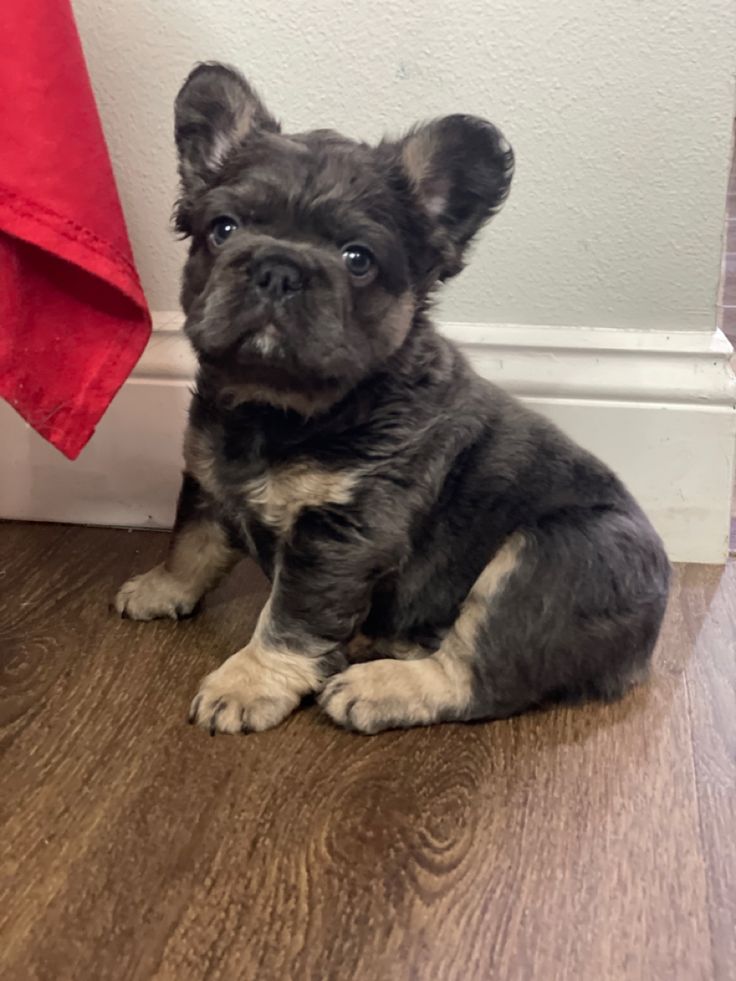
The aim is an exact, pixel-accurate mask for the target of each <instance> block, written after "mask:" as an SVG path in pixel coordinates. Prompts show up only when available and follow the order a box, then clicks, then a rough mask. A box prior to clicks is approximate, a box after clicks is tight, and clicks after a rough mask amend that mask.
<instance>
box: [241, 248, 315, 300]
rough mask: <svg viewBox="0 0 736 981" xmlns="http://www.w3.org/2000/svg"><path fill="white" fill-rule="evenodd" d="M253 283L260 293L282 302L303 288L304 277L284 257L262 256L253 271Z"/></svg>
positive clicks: (289, 260) (294, 264)
mask: <svg viewBox="0 0 736 981" xmlns="http://www.w3.org/2000/svg"><path fill="white" fill-rule="evenodd" d="M253 282H254V284H255V287H256V289H257V290H258V291H259V292H260V293H264V294H265V295H266V296H268V297H269V298H270V299H272V300H283V299H285V298H286V297H288V296H291V295H292V294H293V293H298V292H299V290H301V289H303V288H304V275H303V273H302V271H301V270H300V269H299V267H298V266H297V264H296V263H295V262H293V261H292V260H291V259H288V258H287V257H286V256H264V257H263V259H261V260H260V262H258V263H257V264H256V266H255V268H254V269H253Z"/></svg>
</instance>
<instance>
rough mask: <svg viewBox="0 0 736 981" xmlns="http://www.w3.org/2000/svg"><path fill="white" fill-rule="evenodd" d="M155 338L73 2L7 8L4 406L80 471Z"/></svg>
mask: <svg viewBox="0 0 736 981" xmlns="http://www.w3.org/2000/svg"><path fill="white" fill-rule="evenodd" d="M150 330H151V320H150V315H149V313H148V309H147V306H146V300H145V297H144V296H143V291H142V289H141V285H140V282H139V280H138V275H137V273H136V270H135V267H134V265H133V257H132V253H131V249H130V243H129V242H128V236H127V233H126V230H125V222H124V219H123V213H122V209H121V207H120V201H119V199H118V195H117V191H116V188H115V179H114V177H113V173H112V168H111V166H110V158H109V156H108V153H107V148H106V146H105V140H104V137H103V134H102V127H101V126H100V120H99V117H98V115H97V109H96V107H95V101H94V96H93V94H92V89H91V86H90V83H89V77H88V75H87V70H86V67H85V63H84V56H83V54H82V48H81V46H80V43H79V37H78V35H77V31H76V27H75V25H74V20H73V17H72V12H71V8H70V5H69V0H0V395H2V396H3V397H4V398H6V399H7V400H8V402H9V403H10V404H11V405H12V406H14V408H15V409H17V411H18V412H19V413H20V414H21V415H22V416H23V417H24V418H25V419H26V420H27V421H28V422H29V423H30V424H31V426H33V428H34V429H36V430H37V431H38V432H39V433H40V434H41V435H42V436H44V437H45V438H46V439H48V440H49V441H50V442H51V443H53V444H54V446H56V447H58V448H59V449H60V450H61V451H62V452H63V453H65V454H66V455H67V456H68V457H70V458H72V459H74V458H75V457H76V456H78V454H79V452H80V451H81V449H82V447H83V446H84V445H85V443H86V442H87V440H88V439H89V438H90V436H91V435H92V433H93V432H94V429H95V426H96V425H97V422H98V421H99V419H100V418H101V416H102V414H103V413H104V411H105V409H106V408H107V406H108V405H109V403H110V401H111V400H112V398H113V396H114V395H115V393H116V392H117V390H118V389H119V387H120V386H121V385H122V383H123V381H125V379H126V377H127V376H128V374H129V373H130V371H131V370H132V368H133V366H134V365H135V363H136V361H137V360H138V358H139V357H140V354H141V352H142V351H143V348H144V346H145V344H146V340H147V339H148V336H149V334H150Z"/></svg>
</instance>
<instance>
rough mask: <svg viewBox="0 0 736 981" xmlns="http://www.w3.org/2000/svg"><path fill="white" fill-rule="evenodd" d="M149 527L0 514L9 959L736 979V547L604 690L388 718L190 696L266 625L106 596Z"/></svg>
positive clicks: (242, 972)
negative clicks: (468, 722) (204, 706)
mask: <svg viewBox="0 0 736 981" xmlns="http://www.w3.org/2000/svg"><path fill="white" fill-rule="evenodd" d="M165 544H166V537H165V536H163V535H160V534H157V533H150V532H149V533H145V532H133V533H127V532H125V531H113V530H105V529H80V528H73V527H64V526H59V525H22V524H3V525H0V752H1V753H2V757H1V762H0V767H1V769H0V777H1V782H0V826H1V828H2V834H1V835H0V976H1V977H2V978H8V979H14V981H15V979H17V981H26V979H29V981H30V979H43V981H46V979H48V981H52V979H53V981H57V979H66V978H69V979H72V978H74V979H77V981H78V979H95V981H101V979H105V978H112V979H150V978H157V979H176V981H188V979H205V978H207V979H210V978H212V979H215V978H217V979H227V981H230V979H239V978H244V979H251V978H252V979H258V981H270V979H292V978H293V979H312V978H314V979H320V981H321V979H332V978H335V979H342V978H346V979H353V978H355V979H417V981H425V979H427V981H429V979H442V981H446V979H447V981H449V979H458V981H460V979H462V981H472V979H488V978H499V979H504V981H509V979H537V978H539V979H544V981H555V979H586V981H588V979H595V981H609V979H626V981H630V979H639V978H641V979H647V981H653V979H668V981H669V979H683V981H685V979H687V981H691V979H692V981H695V979H710V978H716V979H730V978H734V977H736V564H732V565H730V566H729V567H728V568H726V569H722V568H716V567H702V566H701V567H684V568H681V569H679V570H678V574H677V579H676V584H675V588H674V592H673V596H672V602H671V605H670V609H669V613H668V617H667V621H666V626H665V629H664V632H663V635H662V639H661V643H660V645H659V649H658V654H657V658H656V670H655V673H654V678H653V680H652V682H651V683H650V684H649V685H648V686H647V687H645V688H643V689H640V690H639V691H637V692H635V693H633V694H632V695H631V696H630V697H628V698H627V699H626V700H625V701H623V702H621V703H619V704H617V705H613V706H599V705H594V706H587V707H584V708H577V709H576V708H564V709H555V710H552V711H548V712H544V713H539V714H536V715H527V716H525V717H522V718H519V719H515V720H512V721H509V722H501V723H492V724H480V725H473V726H462V725H445V726H441V727H435V728H431V729H417V730H413V731H408V732H397V733H388V734H384V735H382V736H376V737H373V738H369V737H364V736H360V735H356V734H352V733H347V732H343V731H341V730H338V729H336V728H334V727H333V726H332V725H331V724H330V723H329V722H328V721H327V720H325V719H324V718H323V717H322V716H321V715H320V714H319V713H318V711H317V709H316V708H315V707H309V708H306V709H304V710H302V711H300V712H299V713H298V714H296V715H295V716H293V717H292V718H291V719H290V720H289V721H288V722H287V723H286V724H285V725H284V726H283V727H282V728H280V729H277V730H275V731H272V732H269V733H263V734H260V735H249V736H243V737H218V738H216V739H211V738H210V737H209V736H208V735H206V734H205V733H203V732H202V731H200V730H196V729H193V728H190V727H188V726H187V725H186V724H185V722H184V717H185V715H186V711H187V707H188V704H189V700H190V697H191V695H192V693H193V692H194V690H195V688H196V685H197V682H198V680H199V678H200V676H201V675H202V674H204V673H205V672H206V671H208V670H210V669H211V668H212V667H213V666H215V665H216V664H217V663H218V662H219V661H220V660H221V659H222V658H224V657H225V656H226V655H228V654H229V653H231V652H232V651H233V650H235V649H236V647H238V646H240V645H241V644H242V643H243V642H244V641H245V640H246V639H247V637H248V635H249V633H250V631H251V629H252V627H253V625H254V623H255V619H256V616H257V613H258V610H259V609H260V607H261V605H262V603H263V601H264V600H265V597H266V592H267V591H266V585H265V582H264V580H263V579H262V578H261V577H260V574H259V573H258V572H257V571H256V570H255V568H254V567H252V566H250V565H249V564H247V563H244V564H243V565H242V566H241V567H240V568H239V569H238V570H237V571H236V573H235V575H234V576H233V577H232V578H231V580H230V581H229V582H228V583H226V584H225V585H224V586H223V587H221V588H220V590H218V591H217V592H216V593H215V594H213V596H212V597H211V598H210V600H209V601H208V602H207V603H206V606H205V608H204V609H203V611H202V613H201V614H200V616H199V617H198V618H196V619H192V620H189V621H185V622H182V623H171V622H166V623H163V622H161V623H153V624H136V623H132V622H129V621H121V620H119V619H117V618H116V617H114V616H113V615H112V614H111V613H110V612H109V611H108V606H107V604H108V602H109V600H110V599H111V597H112V595H113V594H114V591H115V588H116V586H117V585H118V584H119V582H120V581H121V580H122V579H124V578H125V577H126V576H127V575H128V574H129V573H131V572H134V571H140V570H144V569H146V568H148V567H149V566H150V565H151V564H152V563H153V562H154V561H156V560H157V559H158V558H159V557H160V556H161V554H162V553H163V551H164V549H165Z"/></svg>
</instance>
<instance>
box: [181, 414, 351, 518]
mask: <svg viewBox="0 0 736 981" xmlns="http://www.w3.org/2000/svg"><path fill="white" fill-rule="evenodd" d="M184 458H185V463H186V469H187V471H188V472H189V473H190V474H191V475H192V476H193V477H194V478H195V479H196V480H197V481H198V482H199V483H200V485H201V486H202V487H203V488H204V490H205V491H206V492H207V493H208V494H209V495H210V496H211V497H213V498H214V499H215V500H216V501H217V502H218V503H219V504H220V506H221V507H222V508H223V509H224V511H225V512H226V513H227V514H228V516H229V517H230V518H231V519H233V520H236V521H237V522H238V523H242V522H244V521H245V522H247V520H248V519H249V518H254V519H256V520H257V521H259V522H260V523H261V524H263V525H265V526H266V527H267V528H269V529H270V530H271V531H273V532H274V533H275V534H276V535H277V536H284V535H287V534H288V533H289V532H290V530H291V528H292V527H293V525H294V523H295V521H296V520H297V518H298V516H299V514H300V513H301V512H302V511H303V510H304V509H305V508H319V507H325V506H327V505H330V504H332V505H335V504H349V503H350V501H351V500H352V499H353V495H354V491H355V486H356V484H357V481H358V478H359V474H358V473H357V471H356V470H355V469H352V468H341V469H332V468H327V467H325V466H323V465H321V464H319V463H318V462H317V461H315V460H313V459H310V458H309V457H295V458H294V459H293V460H290V461H288V462H279V463H277V464H272V463H268V462H267V461H266V460H264V459H263V457H262V456H260V455H259V454H257V452H255V451H254V450H252V449H251V451H250V452H243V453H242V454H240V455H238V456H236V457H231V458H228V456H227V455H226V454H225V453H223V451H222V447H221V446H220V445H218V441H217V435H216V434H215V433H208V432H206V431H203V430H195V429H191V428H190V429H189V430H188V432H187V436H186V439H185V445H184Z"/></svg>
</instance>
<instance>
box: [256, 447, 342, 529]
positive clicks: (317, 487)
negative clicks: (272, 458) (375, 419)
mask: <svg viewBox="0 0 736 981" xmlns="http://www.w3.org/2000/svg"><path fill="white" fill-rule="evenodd" d="M357 481H358V473H357V472H356V471H354V470H343V471H333V470H326V469H324V468H323V467H319V466H317V465H316V464H312V463H295V464H291V465H289V466H284V467H275V468H274V469H273V470H268V471H266V473H265V474H263V476H262V477H259V478H258V479H256V480H250V481H248V483H247V484H246V485H245V487H244V491H245V497H246V501H247V503H248V505H249V506H250V507H251V508H253V510H254V511H255V512H256V513H257V514H258V517H259V518H260V519H261V521H263V523H264V524H266V525H268V526H269V527H271V528H273V529H274V530H276V531H278V532H280V533H281V534H286V533H287V532H288V531H289V530H290V529H291V527H292V525H293V524H294V522H295V521H296V518H297V516H298V514H299V512H300V511H302V510H303V509H304V508H318V507H324V506H325V505H327V504H348V503H349V502H350V500H351V499H352V496H353V491H354V488H355V485H356V483H357Z"/></svg>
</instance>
